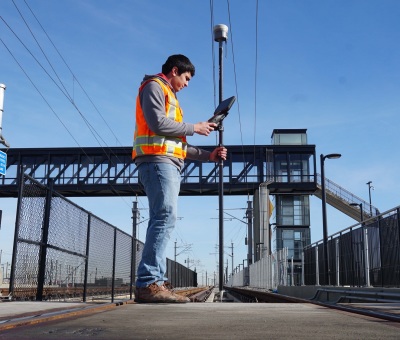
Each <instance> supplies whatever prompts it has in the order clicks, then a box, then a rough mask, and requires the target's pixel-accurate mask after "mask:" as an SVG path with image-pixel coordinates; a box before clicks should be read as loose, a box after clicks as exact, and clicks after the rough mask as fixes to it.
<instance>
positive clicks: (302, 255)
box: [301, 248, 305, 286]
mask: <svg viewBox="0 0 400 340" xmlns="http://www.w3.org/2000/svg"><path fill="white" fill-rule="evenodd" d="M301 285H302V286H304V285H305V284H304V248H303V251H302V252H301Z"/></svg>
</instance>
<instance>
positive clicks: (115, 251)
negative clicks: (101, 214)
mask: <svg viewBox="0 0 400 340" xmlns="http://www.w3.org/2000/svg"><path fill="white" fill-rule="evenodd" d="M116 258H117V228H114V250H113V268H112V279H111V280H112V282H111V302H114V294H115V261H116Z"/></svg>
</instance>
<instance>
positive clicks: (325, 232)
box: [320, 153, 342, 285]
mask: <svg viewBox="0 0 400 340" xmlns="http://www.w3.org/2000/svg"><path fill="white" fill-rule="evenodd" d="M341 156H342V155H341V154H340V153H331V154H329V155H326V156H324V155H323V154H321V156H320V163H321V191H322V228H323V237H324V240H323V243H324V246H323V256H324V278H325V284H328V285H329V262H328V223H327V221H326V190H325V166H324V162H325V159H327V158H328V159H336V158H340V157H341Z"/></svg>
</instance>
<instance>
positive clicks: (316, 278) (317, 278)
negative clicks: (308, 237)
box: [315, 244, 319, 286]
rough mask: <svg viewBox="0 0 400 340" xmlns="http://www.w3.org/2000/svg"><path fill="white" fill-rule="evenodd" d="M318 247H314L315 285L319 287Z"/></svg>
mask: <svg viewBox="0 0 400 340" xmlns="http://www.w3.org/2000/svg"><path fill="white" fill-rule="evenodd" d="M318 261H319V260H318V245H317V244H316V245H315V276H316V277H315V285H316V286H319V263H318Z"/></svg>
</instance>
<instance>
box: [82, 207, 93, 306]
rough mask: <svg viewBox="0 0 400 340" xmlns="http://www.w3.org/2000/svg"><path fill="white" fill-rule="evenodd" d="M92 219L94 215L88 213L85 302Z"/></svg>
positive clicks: (84, 297)
mask: <svg viewBox="0 0 400 340" xmlns="http://www.w3.org/2000/svg"><path fill="white" fill-rule="evenodd" d="M91 221H92V215H91V214H88V223H87V233H86V257H85V279H84V280H85V281H84V282H83V296H82V299H83V302H86V298H87V279H88V275H89V247H90V223H91Z"/></svg>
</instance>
